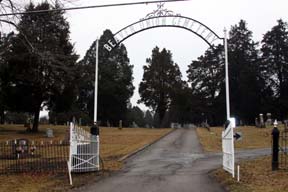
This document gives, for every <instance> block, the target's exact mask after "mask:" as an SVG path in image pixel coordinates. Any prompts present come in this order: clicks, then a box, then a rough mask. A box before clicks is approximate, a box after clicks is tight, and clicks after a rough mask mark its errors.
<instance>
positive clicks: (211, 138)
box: [197, 126, 283, 152]
mask: <svg viewBox="0 0 288 192" xmlns="http://www.w3.org/2000/svg"><path fill="white" fill-rule="evenodd" d="M279 129H280V130H282V129H283V127H280V128H279ZM210 130H211V131H210V132H209V131H208V129H206V128H197V134H198V138H199V140H200V143H201V144H202V146H203V148H204V150H205V151H207V152H220V151H222V139H221V135H222V131H223V127H211V128H210ZM271 131H272V127H268V128H256V127H252V126H245V127H237V128H236V129H234V132H241V133H242V140H239V141H237V142H235V149H236V150H237V149H257V148H258V149H259V148H269V147H271Z"/></svg>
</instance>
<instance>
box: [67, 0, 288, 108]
mask: <svg viewBox="0 0 288 192" xmlns="http://www.w3.org/2000/svg"><path fill="white" fill-rule="evenodd" d="M129 1H130V2H131V1H132V0H76V1H75V0H74V3H73V4H70V5H68V6H87V5H99V4H109V3H122V2H129ZM139 1H141V0H139ZM133 2H135V1H133ZM287 7H288V1H287V0H273V1H272V0H250V1H248V0H233V1H231V0H217V1H215V0H191V1H187V2H175V3H166V4H165V8H167V9H169V10H172V11H174V12H175V13H179V14H181V15H182V16H186V17H190V18H192V19H196V20H198V21H200V22H202V23H203V24H205V25H207V26H208V27H210V29H212V30H213V31H214V32H216V33H217V34H218V35H219V36H221V37H223V29H224V28H225V27H226V28H227V29H228V30H229V29H230V27H231V25H235V24H237V23H238V22H239V21H240V19H244V20H246V22H247V23H248V28H249V30H251V31H252V32H253V38H254V40H255V41H260V40H261V39H262V37H263V34H264V33H266V32H267V31H268V30H270V29H271V28H272V27H273V26H275V25H276V21H277V20H278V19H280V18H282V19H283V20H284V21H288V11H287ZM156 8H157V6H156V4H148V5H136V6H126V7H112V8H101V9H85V10H77V11H68V12H67V13H66V17H67V19H68V21H69V22H70V31H71V41H72V42H73V43H75V51H76V52H77V53H78V54H79V55H80V56H81V57H83V56H84V54H85V52H86V51H87V49H89V47H90V45H91V43H92V42H93V41H94V40H95V39H96V38H97V37H100V36H101V35H102V33H103V31H104V30H105V29H110V30H112V32H113V33H116V32H117V31H118V30H120V29H122V28H123V27H125V26H127V25H129V24H131V23H133V22H136V21H139V19H141V18H143V17H145V16H146V15H147V14H148V13H150V12H152V11H153V10H155V9H156ZM124 44H125V46H126V48H127V51H128V56H129V58H130V63H131V64H133V65H134V86H135V91H134V96H133V97H132V99H131V102H132V104H133V105H135V104H136V101H137V100H138V99H139V94H138V85H139V83H140V81H141V79H142V75H143V69H142V68H143V65H144V64H145V60H146V58H147V57H150V56H151V51H152V49H153V48H154V47H155V46H156V45H157V46H159V47H160V48H161V49H162V48H164V47H165V48H167V49H169V50H171V52H172V53H173V60H174V61H175V62H176V63H178V65H179V66H180V69H181V72H182V75H183V78H184V79H186V70H187V65H189V64H190V63H191V61H192V60H193V59H196V58H197V57H199V56H200V55H201V54H203V53H204V51H205V50H206V49H207V48H208V45H207V44H206V43H205V42H204V41H203V40H202V39H200V38H199V37H198V36H196V35H194V34H193V33H191V32H189V31H186V30H183V29H179V28H157V29H151V30H147V31H144V32H141V33H138V34H136V35H134V36H132V37H130V38H128V39H127V40H125V41H124ZM141 108H142V109H146V108H145V107H144V106H143V105H141Z"/></svg>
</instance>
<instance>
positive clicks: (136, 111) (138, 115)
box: [127, 106, 145, 127]
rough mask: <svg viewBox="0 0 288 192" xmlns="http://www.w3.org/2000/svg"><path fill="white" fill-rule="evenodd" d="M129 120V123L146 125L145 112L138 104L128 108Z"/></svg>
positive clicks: (140, 125)
mask: <svg viewBox="0 0 288 192" xmlns="http://www.w3.org/2000/svg"><path fill="white" fill-rule="evenodd" d="M127 122H128V123H129V125H132V124H133V122H134V123H136V124H137V125H138V126H139V127H144V126H145V121H144V113H143V111H142V110H141V109H140V108H139V107H138V106H133V107H132V108H129V109H128V114H127Z"/></svg>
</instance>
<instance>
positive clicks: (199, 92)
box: [187, 45, 225, 125]
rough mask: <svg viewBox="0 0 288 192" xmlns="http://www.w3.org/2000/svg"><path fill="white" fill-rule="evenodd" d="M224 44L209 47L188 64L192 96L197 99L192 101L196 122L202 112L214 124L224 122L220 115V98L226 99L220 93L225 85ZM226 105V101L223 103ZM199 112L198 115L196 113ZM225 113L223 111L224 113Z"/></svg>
mask: <svg viewBox="0 0 288 192" xmlns="http://www.w3.org/2000/svg"><path fill="white" fill-rule="evenodd" d="M223 56H224V55H223V46H221V45H219V46H217V47H215V48H213V49H212V48H209V49H208V50H207V51H206V52H205V54H204V55H203V56H200V57H199V58H198V59H197V60H194V61H192V63H191V64H190V65H189V66H188V67H189V68H188V70H187V74H188V82H189V83H190V86H191V96H190V97H192V98H194V100H195V101H198V102H194V103H191V106H193V111H194V115H195V118H196V119H195V120H196V122H197V121H198V122H199V120H200V119H201V115H200V114H205V116H206V117H207V118H208V119H209V123H210V124H212V125H216V124H219V122H221V123H223V121H224V119H223V117H221V116H219V115H218V114H220V113H219V112H220V111H219V109H221V107H219V106H218V104H223V103H222V102H220V103H219V102H218V101H219V100H223V99H225V98H224V97H223V94H220V93H221V92H222V91H225V90H222V89H223V87H224V89H225V86H223V85H224V83H225V82H224V80H225V79H224V57H223ZM223 105H225V103H224V104H223ZM196 114H198V115H196ZM222 114H223V113H222Z"/></svg>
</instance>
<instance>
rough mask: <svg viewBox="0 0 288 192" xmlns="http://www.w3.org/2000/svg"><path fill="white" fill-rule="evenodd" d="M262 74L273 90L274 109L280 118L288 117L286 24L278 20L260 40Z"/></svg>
mask: <svg viewBox="0 0 288 192" xmlns="http://www.w3.org/2000/svg"><path fill="white" fill-rule="evenodd" d="M261 51H262V53H263V54H262V61H263V65H262V74H263V76H264V78H265V80H266V86H267V87H268V88H270V89H272V91H273V95H272V96H273V97H272V98H270V99H273V98H274V99H273V100H274V101H276V102H274V110H275V113H276V115H277V116H279V117H280V118H281V119H284V118H287V117H288V24H287V23H286V22H284V21H283V20H281V19H280V20H278V21H277V25H276V26H274V27H272V29H271V31H268V32H267V33H266V34H265V35H264V37H263V40H262V48H261Z"/></svg>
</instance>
